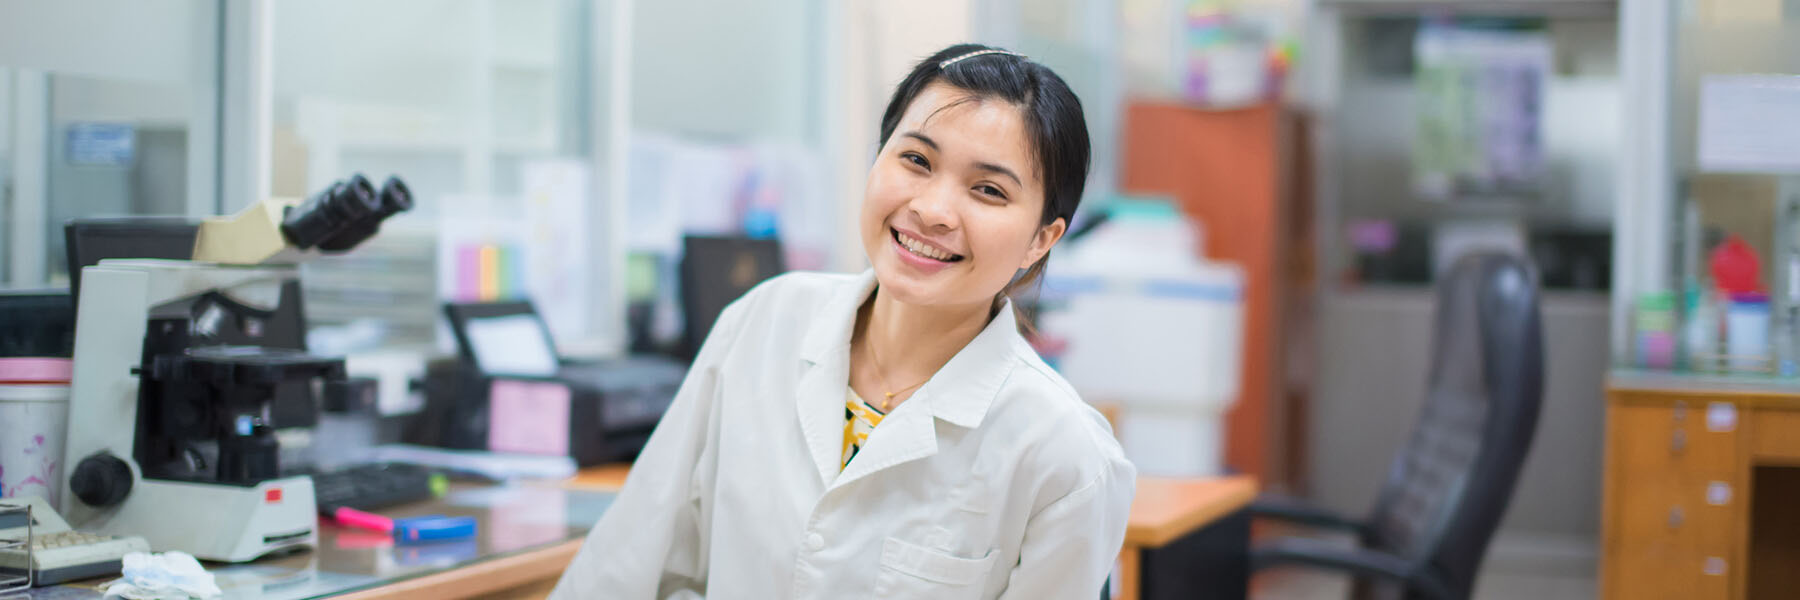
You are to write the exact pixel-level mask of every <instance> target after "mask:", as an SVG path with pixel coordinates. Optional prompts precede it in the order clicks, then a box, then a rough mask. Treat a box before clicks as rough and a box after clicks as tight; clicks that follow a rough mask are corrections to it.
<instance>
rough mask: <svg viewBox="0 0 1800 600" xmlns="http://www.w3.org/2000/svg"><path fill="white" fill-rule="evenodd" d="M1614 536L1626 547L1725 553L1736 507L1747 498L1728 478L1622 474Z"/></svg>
mask: <svg viewBox="0 0 1800 600" xmlns="http://www.w3.org/2000/svg"><path fill="white" fill-rule="evenodd" d="M1617 481H1618V483H1619V486H1620V487H1619V491H1620V492H1621V493H1619V494H1618V495H1617V497H1615V499H1614V506H1613V509H1615V510H1617V511H1618V513H1617V521H1616V523H1617V526H1618V531H1617V532H1616V533H1615V536H1616V539H1617V540H1618V543H1619V544H1620V546H1621V547H1622V548H1624V549H1630V548H1636V547H1640V546H1647V545H1667V546H1669V547H1671V548H1676V549H1681V550H1684V551H1689V552H1697V553H1703V554H1706V555H1712V556H1725V557H1729V556H1731V555H1732V554H1733V549H1734V548H1735V547H1736V544H1735V543H1734V542H1733V537H1732V533H1733V531H1734V529H1733V526H1734V525H1733V524H1734V522H1735V517H1736V515H1737V511H1739V510H1741V509H1742V508H1743V507H1744V506H1745V504H1744V503H1746V502H1748V501H1749V499H1748V498H1747V497H1745V496H1744V492H1745V490H1743V489H1742V486H1740V485H1738V484H1737V483H1736V482H1734V481H1732V480H1728V479H1710V478H1708V477H1705V476H1696V475H1692V474H1687V473H1667V474H1664V475H1663V476H1661V477H1654V476H1650V475H1644V474H1629V473H1627V474H1622V475H1621V476H1620V477H1619V478H1618V480H1617Z"/></svg>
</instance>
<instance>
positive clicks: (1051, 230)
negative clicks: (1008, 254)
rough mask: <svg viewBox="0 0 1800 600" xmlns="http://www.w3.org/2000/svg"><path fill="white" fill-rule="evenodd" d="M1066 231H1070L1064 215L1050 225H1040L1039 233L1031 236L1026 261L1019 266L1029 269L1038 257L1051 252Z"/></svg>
mask: <svg viewBox="0 0 1800 600" xmlns="http://www.w3.org/2000/svg"><path fill="white" fill-rule="evenodd" d="M1066 231H1068V222H1067V221H1064V220H1063V218H1062V217H1057V218H1056V220H1055V221H1052V222H1050V224H1049V225H1045V226H1043V227H1039V228H1038V230H1037V235H1034V236H1032V237H1031V249H1030V250H1029V251H1027V252H1026V253H1025V262H1024V263H1022V264H1020V265H1019V268H1021V269H1029V268H1031V265H1032V264H1033V263H1036V262H1037V261H1038V259H1041V258H1043V257H1044V255H1045V254H1049V253H1050V248H1051V247H1054V246H1056V242H1057V241H1058V240H1061V239H1062V236H1063V233H1064V232H1066Z"/></svg>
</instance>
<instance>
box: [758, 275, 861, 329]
mask: <svg viewBox="0 0 1800 600" xmlns="http://www.w3.org/2000/svg"><path fill="white" fill-rule="evenodd" d="M856 281H857V279H856V276H855V275H849V274H843V273H820V272H816V271H788V272H786V273H782V274H780V275H776V276H774V277H770V278H768V279H765V280H763V282H762V283H759V284H756V285H755V286H754V287H751V288H750V290H749V291H747V292H744V295H743V296H741V297H739V298H738V299H737V301H735V302H733V304H735V305H738V306H739V307H740V308H738V309H737V310H739V311H742V312H744V313H746V314H745V315H744V316H746V317H750V318H755V317H757V316H765V317H766V316H768V315H771V314H776V313H777V312H787V311H796V310H799V311H808V310H812V309H814V308H816V307H817V306H818V305H820V304H822V303H824V302H825V301H826V300H827V299H829V298H831V296H832V295H833V294H835V293H837V292H838V291H839V290H842V289H844V288H845V287H847V286H854V285H856Z"/></svg>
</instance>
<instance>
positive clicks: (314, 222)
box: [281, 173, 413, 252]
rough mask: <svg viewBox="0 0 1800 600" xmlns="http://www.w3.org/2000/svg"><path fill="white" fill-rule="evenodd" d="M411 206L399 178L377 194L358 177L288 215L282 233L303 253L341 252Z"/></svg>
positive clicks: (388, 183) (318, 196)
mask: <svg viewBox="0 0 1800 600" xmlns="http://www.w3.org/2000/svg"><path fill="white" fill-rule="evenodd" d="M412 206H413V198H412V191H411V190H409V189H407V187H406V183H405V182H403V181H401V180H400V178H399V177H388V178H387V181H386V182H383V183H382V184H381V190H380V191H377V190H376V189H375V186H374V185H372V184H370V183H369V180H368V179H367V178H365V177H363V176H362V174H361V173H358V174H356V175H354V176H351V177H350V179H348V180H345V181H341V182H338V183H336V184H333V185H332V186H331V188H330V189H328V190H326V191H324V192H320V193H319V194H318V195H315V196H313V197H312V198H311V199H309V200H307V201H306V202H305V203H304V204H301V205H300V206H298V207H295V208H294V209H293V210H291V211H289V212H288V215H287V217H286V218H285V219H283V220H282V224H281V232H282V234H283V235H285V236H286V237H287V238H288V243H290V244H293V245H294V247H296V248H300V249H302V250H304V249H307V248H312V247H318V249H319V250H322V251H325V252H343V251H345V250H349V249H351V248H354V247H356V245H357V244H361V243H362V242H363V240H367V239H369V237H370V236H373V235H375V232H377V231H380V230H381V222H382V221H384V220H386V219H387V218H388V217H391V216H394V215H395V214H397V213H400V212H404V211H407V210H410V209H412Z"/></svg>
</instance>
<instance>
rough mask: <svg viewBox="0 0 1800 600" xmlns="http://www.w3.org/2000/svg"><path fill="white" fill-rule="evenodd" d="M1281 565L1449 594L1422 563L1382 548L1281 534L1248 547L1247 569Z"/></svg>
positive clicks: (1446, 597)
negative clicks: (1358, 546)
mask: <svg viewBox="0 0 1800 600" xmlns="http://www.w3.org/2000/svg"><path fill="white" fill-rule="evenodd" d="M1281 565H1303V566H1308V567H1317V568H1323V569H1331V570H1336V571H1343V572H1346V573H1348V574H1350V575H1355V576H1367V577H1377V578H1385V579H1390V580H1393V581H1396V582H1399V583H1402V584H1404V585H1406V586H1407V587H1408V588H1411V589H1413V590H1415V591H1418V592H1422V593H1423V594H1425V597H1427V598H1440V599H1444V600H1449V599H1450V598H1452V596H1451V595H1450V590H1449V589H1448V588H1446V587H1444V585H1443V582H1442V581H1440V580H1439V579H1438V578H1437V577H1435V576H1433V575H1431V574H1430V573H1429V572H1427V571H1425V569H1424V565H1423V564H1421V563H1416V562H1413V561H1409V560H1406V559H1403V558H1400V557H1398V556H1394V555H1392V554H1388V553H1386V552H1381V551H1377V550H1369V549H1366V548H1350V547H1344V546H1340V545H1335V544H1330V543H1327V542H1323V541H1319V540H1312V539H1306V538H1283V539H1279V540H1276V541H1274V542H1270V543H1267V544H1260V545H1258V546H1256V547H1255V548H1252V549H1251V550H1250V569H1251V570H1252V571H1260V570H1263V569H1266V568H1269V567H1274V566H1281Z"/></svg>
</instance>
